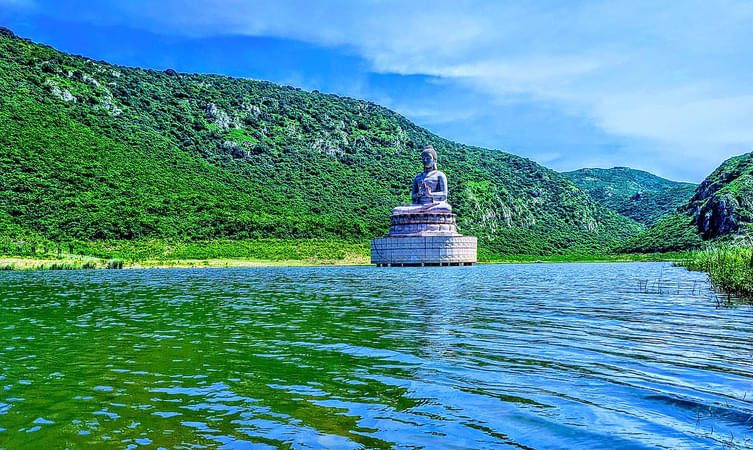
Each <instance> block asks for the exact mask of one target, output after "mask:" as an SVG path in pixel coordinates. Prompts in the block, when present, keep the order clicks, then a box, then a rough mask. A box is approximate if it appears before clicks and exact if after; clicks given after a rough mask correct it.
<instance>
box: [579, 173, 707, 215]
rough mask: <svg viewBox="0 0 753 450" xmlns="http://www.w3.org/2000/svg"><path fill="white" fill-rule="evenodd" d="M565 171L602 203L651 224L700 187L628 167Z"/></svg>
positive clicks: (684, 200)
mask: <svg viewBox="0 0 753 450" xmlns="http://www.w3.org/2000/svg"><path fill="white" fill-rule="evenodd" d="M565 175H567V176H568V177H570V179H571V180H573V182H574V183H575V184H576V185H577V186H578V187H579V188H581V189H583V190H584V191H585V192H586V193H587V194H588V195H590V196H591V197H592V198H593V199H594V200H596V201H597V202H599V204H601V205H602V206H606V207H607V208H610V209H611V210H613V211H615V212H618V213H620V214H623V215H625V216H627V217H630V218H631V219H633V220H635V221H637V222H639V223H641V224H643V225H645V226H648V227H650V226H652V225H654V224H655V223H656V222H657V221H658V220H659V219H660V218H662V217H663V216H665V215H667V214H673V213H675V212H677V209H678V208H679V207H681V206H682V205H684V204H685V203H686V202H687V201H688V200H689V199H690V197H692V196H693V193H694V192H695V189H696V187H697V185H695V184H692V183H679V182H676V181H670V180H667V179H665V178H661V177H658V176H656V175H654V174H651V173H648V172H644V171H642V170H636V169H631V168H628V167H613V168H611V169H580V170H575V171H573V172H565Z"/></svg>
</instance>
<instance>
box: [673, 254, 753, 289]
mask: <svg viewBox="0 0 753 450" xmlns="http://www.w3.org/2000/svg"><path fill="white" fill-rule="evenodd" d="M679 264H681V265H682V266H685V267H687V268H688V269H690V270H697V271H701V272H707V273H708V274H709V279H710V280H711V283H712V284H713V285H714V287H715V288H717V289H719V290H721V291H723V292H725V293H727V294H733V295H737V296H739V297H743V298H745V299H747V300H751V299H753V248H751V247H749V246H737V247H733V246H726V245H722V246H719V247H716V248H713V249H708V250H702V251H694V252H688V253H687V254H686V255H685V258H684V259H683V260H682V261H681V262H680V263H679Z"/></svg>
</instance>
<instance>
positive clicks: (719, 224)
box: [693, 195, 739, 239]
mask: <svg viewBox="0 0 753 450" xmlns="http://www.w3.org/2000/svg"><path fill="white" fill-rule="evenodd" d="M706 198H707V199H708V200H707V201H706V202H703V203H699V204H698V205H697V206H696V207H695V209H694V211H693V213H694V214H693V224H695V225H696V226H697V227H698V231H699V232H700V233H701V234H702V235H703V239H713V238H715V237H717V236H722V235H725V234H729V233H733V232H735V231H737V229H738V228H739V226H738V223H737V221H736V220H735V210H736V209H737V206H738V205H737V202H736V201H735V200H734V199H731V198H729V197H727V196H726V195H725V196H722V197H721V198H719V197H716V196H713V197H711V198H708V197H706Z"/></svg>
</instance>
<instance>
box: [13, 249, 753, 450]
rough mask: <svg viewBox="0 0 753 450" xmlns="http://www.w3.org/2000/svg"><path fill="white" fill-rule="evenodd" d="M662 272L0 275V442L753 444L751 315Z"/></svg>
mask: <svg viewBox="0 0 753 450" xmlns="http://www.w3.org/2000/svg"><path fill="white" fill-rule="evenodd" d="M724 306H725V307H719V302H718V300H717V297H715V295H714V294H713V293H712V292H711V291H710V289H709V286H708V283H707V282H706V279H705V276H704V275H703V274H699V273H691V272H687V271H685V270H684V269H681V268H675V267H672V266H671V265H668V264H664V263H635V264H564V265H560V264H544V265H509V266H475V267H458V268H404V269H397V268H396V269H377V268H373V267H354V268H343V267H340V268H252V269H226V270H225V269H214V270H163V271H161V270H153V271H82V272H31V273H20V272H4V273H0V387H2V389H0V447H8V448H17V447H27V448H30V447H36V448H44V447H60V446H63V447H78V446H89V445H96V444H105V443H106V444H107V445H115V446H120V447H127V446H155V447H160V446H161V447H175V446H193V445H198V446H208V447H217V446H229V447H243V446H244V445H248V444H255V445H260V446H265V445H267V446H271V447H279V446H290V445H292V446H296V447H299V446H304V445H305V446H308V447H314V448H363V447H391V446H397V447H426V448H437V447H456V448H457V447H472V448H478V447H492V446H504V445H513V446H527V447H534V448H540V447H569V448H573V447H577V448H582V447H600V448H605V447H607V448H619V447H625V448H634V447H641V446H645V447H668V448H681V447H685V448H696V447H717V446H723V445H730V446H740V447H746V446H748V447H750V446H753V442H752V441H751V439H753V364H751V361H753V320H752V319H753V308H751V307H750V306H746V305H738V304H732V305H730V304H727V303H725V304H724Z"/></svg>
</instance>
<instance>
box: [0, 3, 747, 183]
mask: <svg viewBox="0 0 753 450" xmlns="http://www.w3.org/2000/svg"><path fill="white" fill-rule="evenodd" d="M0 25H2V26H6V27H8V28H10V29H12V30H13V31H14V32H16V33H17V34H19V35H20V36H23V37H27V38H30V39H32V40H34V41H37V42H42V43H45V44H48V45H51V46H53V47H55V48H58V49H60V50H63V51H66V52H70V53H76V54H81V55H84V56H88V57H91V58H94V59H103V60H106V61H108V62H112V63H117V64H123V65H129V66H139V67H150V68H156V69H164V68H168V67H171V68H174V69H176V70H178V71H183V72H200V73H205V72H211V73H223V74H227V75H232V76H240V77H250V78H255V79H264V80H270V81H273V82H277V83H281V84H292V85H295V86H299V87H302V88H304V89H308V90H313V89H319V90H321V91H323V92H334V93H337V94H340V95H347V96H352V97H358V98H363V99H368V100H371V101H374V102H376V103H379V104H381V105H384V106H386V107H389V108H391V109H393V110H395V111H397V112H399V113H401V114H403V115H405V116H406V117H408V118H409V119H411V120H413V121H414V122H416V123H418V124H419V125H421V126H424V127H426V128H428V129H430V130H431V131H433V132H435V133H437V134H439V135H441V136H444V137H446V138H449V139H452V140H454V141H458V142H463V143H466V144H473V145H479V146H484V147H489V148H495V149H500V150H504V151H508V152H511V153H515V154H518V155H522V156H526V157H529V158H531V159H533V160H535V161H538V162H540V163H542V164H544V165H546V166H548V167H551V168H554V169H556V170H572V169H577V168H581V167H612V166H630V167H635V168H639V169H644V170H648V171H651V172H654V173H656V174H659V175H662V176H665V177H668V178H671V179H676V180H685V181H695V182H698V181H700V180H702V179H703V178H704V177H705V176H706V175H707V174H708V173H710V172H711V171H712V170H713V169H714V168H715V167H716V166H718V165H719V164H720V163H721V162H722V161H723V160H724V159H726V158H728V157H730V156H733V155H737V154H741V153H745V152H748V151H753V45H752V44H753V2H750V1H726V0H719V1H715V2H708V1H698V2H696V1H694V0H683V1H661V2H656V1H643V0H632V1H625V2H615V1H607V2H601V1H588V2H581V1H573V0H571V1H567V2H546V1H541V2H524V1H520V2H503V1H486V2H481V1H464V0H454V1H442V0H434V1H411V2H408V1H391V0H366V1H360V2H358V1H329V2H314V1H283V0H278V1H274V2H257V1H241V0H225V1H219V0H203V1H189V0H163V1H143V0H130V1H103V2H99V3H98V4H97V3H95V2H81V1H72V0H0Z"/></svg>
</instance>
